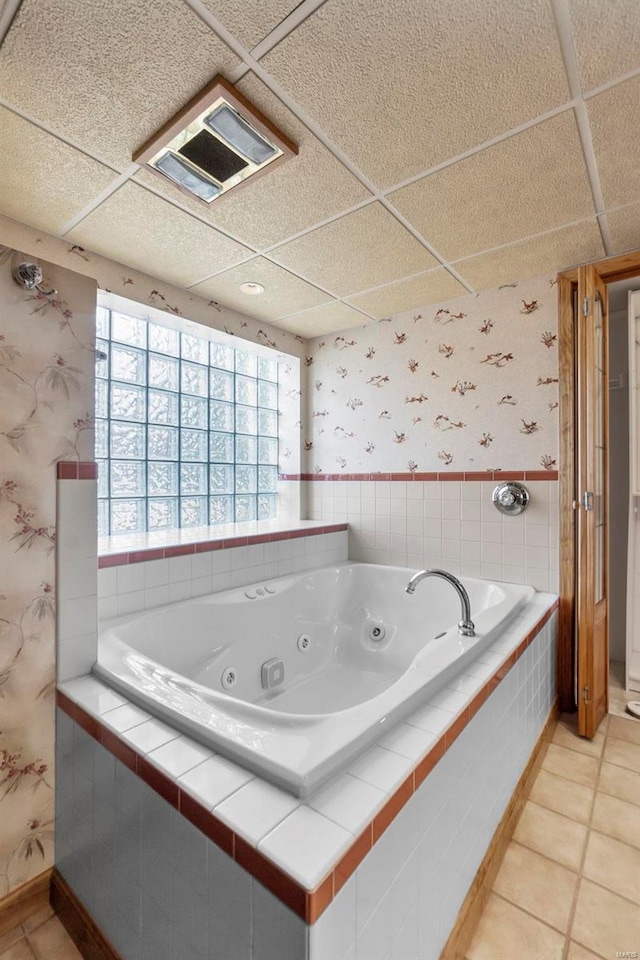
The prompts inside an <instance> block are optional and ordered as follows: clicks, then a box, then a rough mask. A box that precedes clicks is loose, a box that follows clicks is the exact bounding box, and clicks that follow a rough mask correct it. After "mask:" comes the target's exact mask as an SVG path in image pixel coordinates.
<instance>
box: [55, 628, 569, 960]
mask: <svg viewBox="0 0 640 960" xmlns="http://www.w3.org/2000/svg"><path fill="white" fill-rule="evenodd" d="M556 624H557V615H554V616H553V617H552V618H551V619H550V620H549V622H548V623H547V624H546V625H545V626H544V627H543V629H542V630H541V632H540V633H539V634H538V636H537V637H536V639H535V640H534V642H533V643H532V644H531V645H530V646H529V647H528V649H527V650H526V652H525V653H524V655H523V656H522V657H521V658H520V659H519V660H518V661H517V662H516V664H515V665H514V666H513V668H512V669H511V670H510V672H509V674H508V675H507V677H506V678H505V679H504V680H503V682H502V683H501V684H500V685H499V686H498V687H497V688H496V690H495V691H494V692H493V693H492V694H491V696H490V697H489V698H488V700H487V701H486V702H485V703H484V704H483V706H482V707H481V708H480V710H479V711H478V712H477V713H476V715H475V716H474V718H473V719H472V721H471V722H470V724H469V725H468V726H467V727H466V728H465V730H464V731H463V733H462V734H461V735H460V736H459V737H458V739H457V740H456V741H455V743H454V744H453V746H452V747H451V749H450V750H449V751H448V752H447V753H446V754H445V756H444V757H443V759H442V760H441V761H440V762H439V763H438V764H437V765H436V767H435V768H434V770H433V771H432V772H431V773H430V774H429V776H428V777H427V779H426V780H425V782H424V783H423V785H422V786H421V787H420V789H419V790H418V792H417V793H416V794H415V795H414V797H413V798H412V799H411V800H410V801H409V802H408V803H407V804H406V806H405V807H404V808H403V809H402V811H401V813H400V814H399V815H398V817H397V818H396V819H395V820H394V822H393V823H392V824H391V826H390V827H389V828H388V830H387V831H386V832H385V833H384V834H383V836H382V837H381V839H380V840H379V841H378V843H376V844H375V846H374V847H373V849H372V850H371V852H370V853H369V854H368V855H367V857H366V858H365V859H364V860H363V862H362V863H361V865H360V866H359V867H358V869H357V870H356V872H355V873H354V874H353V875H352V877H351V878H350V879H349V881H348V882H347V883H346V884H345V886H344V887H343V888H342V890H341V891H340V893H339V894H338V896H337V897H336V898H335V899H334V900H333V901H332V903H331V904H330V906H329V907H328V909H327V910H326V911H325V912H324V913H323V914H322V915H321V917H320V918H319V919H318V920H317V922H316V923H315V924H314V925H313V926H307V925H306V924H305V923H304V922H303V921H302V920H301V919H300V918H299V917H298V916H296V915H295V914H293V913H292V912H291V911H290V910H289V909H288V908H287V907H285V906H284V905H283V904H282V903H281V902H280V901H279V900H277V899H276V898H275V897H274V896H273V895H272V894H271V893H269V892H268V891H267V890H265V889H264V888H263V887H262V886H261V885H260V884H259V883H258V882H257V881H255V880H254V879H253V878H252V877H250V876H249V875H248V874H247V873H246V872H244V871H243V870H242V868H240V867H239V866H238V865H237V864H236V863H235V862H234V861H233V860H231V858H229V857H228V856H227V855H226V854H225V853H223V852H222V851H221V850H220V849H219V848H218V847H217V846H215V845H214V844H213V843H212V842H211V841H210V840H209V839H208V838H206V837H205V836H204V835H203V834H202V833H200V832H199V831H198V830H197V829H196V828H195V827H193V826H192V825H191V824H190V823H189V822H187V821H185V820H184V818H182V817H181V816H180V814H179V813H177V812H176V811H175V810H174V808H173V807H171V806H170V805H169V804H168V803H166V801H164V800H163V799H162V798H161V797H159V796H158V795H157V794H156V793H154V791H153V790H152V789H151V788H150V787H148V786H147V785H146V784H145V783H144V782H142V781H141V780H140V779H138V778H137V777H136V776H135V775H134V774H133V773H131V772H130V771H129V770H128V768H127V767H125V766H124V765H123V764H122V763H120V761H118V760H117V759H116V758H115V757H113V755H112V754H110V753H108V752H107V751H106V750H105V749H104V748H103V747H102V746H100V744H98V743H97V742H96V741H95V740H93V739H92V738H91V737H90V736H88V734H86V733H85V732H84V731H83V730H82V729H81V728H80V727H79V726H78V725H77V724H75V723H74V722H73V721H72V720H70V718H69V717H68V716H67V715H66V714H63V713H61V712H60V711H58V730H57V775H56V787H57V793H56V798H57V817H56V845H57V847H56V848H57V866H58V869H59V870H60V872H61V873H62V875H63V877H64V878H65V880H66V881H67V883H68V884H69V885H70V886H71V888H72V889H73V890H74V892H75V893H76V895H77V896H78V897H79V898H80V900H81V901H82V902H83V903H84V905H85V906H86V908H87V909H88V910H89V912H90V913H91V915H92V916H93V917H94V918H95V920H96V922H97V923H98V924H99V926H100V927H101V928H102V930H103V931H104V932H105V934H106V935H107V936H108V937H109V939H111V940H112V942H113V943H114V945H115V946H116V947H117V949H118V950H119V951H120V952H121V954H122V955H123V957H126V960H158V958H160V957H162V958H163V960H230V958H233V960H273V958H278V960H402V958H405V960H406V958H408V957H410V958H412V960H417V958H424V960H436V958H437V957H439V955H440V952H441V950H442V947H443V946H444V944H445V942H446V940H447V937H448V935H449V933H450V931H451V928H452V926H453V924H454V922H455V919H456V916H457V914H458V911H459V909H460V906H461V904H462V902H463V900H464V897H465V895H466V893H467V890H468V888H469V886H470V884H471V882H472V881H473V878H474V876H475V874H476V871H477V869H478V866H479V865H480V863H481V861H482V858H483V856H484V854H485V852H486V849H487V847H488V844H489V842H490V840H491V837H492V836H493V833H494V831H495V829H496V826H497V824H498V822H499V821H500V818H501V817H502V814H503V812H504V810H505V808H506V806H507V804H508V802H509V799H510V797H511V795H512V793H513V790H514V788H515V785H516V783H517V781H518V779H519V777H520V775H521V773H522V771H523V769H524V767H525V765H526V763H527V760H528V758H529V756H530V754H531V750H532V748H533V746H534V744H535V742H536V739H537V737H538V736H539V733H540V731H541V729H542V727H543V725H544V723H545V720H546V718H547V716H548V713H549V710H550V708H551V705H552V701H553V696H554V689H555V672H554V664H555V636H556Z"/></svg>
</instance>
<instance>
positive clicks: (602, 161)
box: [587, 6, 640, 207]
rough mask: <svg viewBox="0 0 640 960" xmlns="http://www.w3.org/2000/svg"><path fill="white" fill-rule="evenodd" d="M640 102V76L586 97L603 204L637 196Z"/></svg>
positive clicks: (639, 194)
mask: <svg viewBox="0 0 640 960" xmlns="http://www.w3.org/2000/svg"><path fill="white" fill-rule="evenodd" d="M638 12H639V16H640V6H639V7H638ZM639 103H640V77H634V78H633V80H627V81H626V83H621V84H620V85H619V86H617V87H613V88H612V89H611V90H607V91H605V93H600V94H598V96H597V97H593V98H591V99H590V100H588V101H587V112H588V114H589V122H590V124H591V133H592V136H593V148H594V150H595V152H596V160H597V162H598V171H599V173H600V184H601V186H602V192H603V194H604V200H605V206H606V207H616V206H622V205H623V204H625V203H630V202H631V201H633V200H638V199H640V153H639V144H640V109H638V104H639Z"/></svg>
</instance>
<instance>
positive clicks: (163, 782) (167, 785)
mask: <svg viewBox="0 0 640 960" xmlns="http://www.w3.org/2000/svg"><path fill="white" fill-rule="evenodd" d="M136 773H137V774H138V776H139V777H140V779H141V780H144V782H145V783H146V784H147V786H149V787H151V789H152V790H155V792H156V793H159V794H160V796H161V797H162V798H163V799H164V800H166V801H167V803H170V804H171V806H172V807H175V808H176V810H177V809H178V795H179V793H180V790H179V788H178V784H177V783H176V782H175V780H174V779H173V778H172V777H168V776H167V774H166V773H163V772H162V770H158V768H157V767H154V765H153V764H152V763H150V762H149V760H147V758H146V757H141V756H140V754H136Z"/></svg>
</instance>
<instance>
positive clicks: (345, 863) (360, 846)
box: [333, 821, 373, 893]
mask: <svg viewBox="0 0 640 960" xmlns="http://www.w3.org/2000/svg"><path fill="white" fill-rule="evenodd" d="M372 846H373V821H372V822H371V823H370V824H368V825H367V826H366V827H365V828H364V830H363V831H362V833H361V834H360V836H359V837H358V838H357V839H356V840H355V841H354V843H352V844H351V846H350V847H349V849H348V850H347V852H346V853H345V854H344V855H343V857H342V859H341V860H339V861H338V863H337V864H336V865H335V867H334V868H333V889H334V892H335V893H338V891H339V890H341V889H342V888H343V887H344V885H345V883H346V882H347V880H348V879H349V877H350V876H351V875H352V874H353V873H355V872H356V870H357V868H358V867H359V866H360V864H361V863H362V861H363V860H364V858H365V857H366V855H367V854H368V853H369V850H371V847H372Z"/></svg>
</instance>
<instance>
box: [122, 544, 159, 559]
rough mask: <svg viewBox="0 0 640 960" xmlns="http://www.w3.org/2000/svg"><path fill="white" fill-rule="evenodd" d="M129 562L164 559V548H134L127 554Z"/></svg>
mask: <svg viewBox="0 0 640 960" xmlns="http://www.w3.org/2000/svg"><path fill="white" fill-rule="evenodd" d="M127 556H128V558H129V559H128V561H127V562H128V563H145V562H146V561H147V560H162V559H163V558H164V548H163V547H157V548H154V549H151V550H133V551H132V552H131V553H129V554H127Z"/></svg>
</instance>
